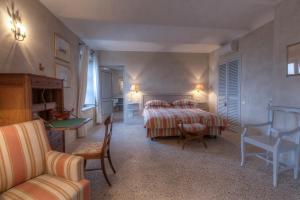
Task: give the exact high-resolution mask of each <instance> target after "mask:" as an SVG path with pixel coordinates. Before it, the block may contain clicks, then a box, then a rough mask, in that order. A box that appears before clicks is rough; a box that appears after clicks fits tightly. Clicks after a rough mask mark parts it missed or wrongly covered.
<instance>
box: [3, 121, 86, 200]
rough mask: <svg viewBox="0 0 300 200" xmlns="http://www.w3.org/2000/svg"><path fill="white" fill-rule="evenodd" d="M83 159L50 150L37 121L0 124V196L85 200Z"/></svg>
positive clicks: (9, 198)
mask: <svg viewBox="0 0 300 200" xmlns="http://www.w3.org/2000/svg"><path fill="white" fill-rule="evenodd" d="M83 162H84V160H83V158H81V157H78V156H73V155H69V154H65V153H60V152H56V151H51V149H50V146H49V142H48V139H47V136H46V130H45V127H44V123H43V122H42V121H40V120H37V121H30V122H25V123H20V124H15V125H10V126H4V127H0V199H1V200H14V199H18V200H22V199H24V200H25V199H26V200H27V199H30V200H43V199H51V200H64V199H66V200H70V199H79V200H89V199H90V183H89V181H88V180H86V179H84V171H83Z"/></svg>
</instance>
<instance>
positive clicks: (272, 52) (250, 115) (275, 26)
mask: <svg viewBox="0 0 300 200" xmlns="http://www.w3.org/2000/svg"><path fill="white" fill-rule="evenodd" d="M299 7H300V1H299V0H285V1H282V3H281V4H280V5H279V6H278V7H277V8H276V14H275V19H274V22H271V23H268V24H266V25H264V26H263V27H261V28H259V29H258V30H255V31H253V32H252V33H250V34H248V35H247V36H245V37H242V38H241V39H240V40H239V42H240V51H239V53H238V55H240V56H241V57H242V77H241V79H242V81H241V88H242V94H241V95H242V97H241V98H242V102H243V101H244V103H245V104H243V103H242V105H241V107H242V113H241V114H242V122H243V123H255V122H259V121H260V122H262V121H263V120H264V119H266V116H267V112H266V105H267V102H268V101H269V100H272V101H273V105H286V106H295V107H300V95H299V94H298V93H299V91H300V89H299V85H300V76H294V77H287V76H286V73H287V69H286V65H287V45H289V44H293V43H297V42H300V35H299V32H300V27H299V19H300V13H299V12H298V8H299ZM230 56H232V55H229V56H222V57H219V56H218V53H217V51H216V52H213V53H211V54H210V59H209V60H210V88H211V91H210V95H209V103H210V109H211V110H212V111H216V99H217V64H218V63H219V62H221V61H222V59H225V58H226V57H230ZM278 122H279V123H277V126H279V127H281V128H288V126H294V125H295V123H294V121H293V123H291V120H289V118H287V117H286V116H282V117H281V120H279V121H278ZM290 128H291V127H290Z"/></svg>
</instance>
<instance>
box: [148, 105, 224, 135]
mask: <svg viewBox="0 0 300 200" xmlns="http://www.w3.org/2000/svg"><path fill="white" fill-rule="evenodd" d="M143 115H144V126H145V128H147V136H148V137H151V138H153V137H157V136H174V135H178V134H177V132H176V131H174V130H172V129H174V128H176V127H177V123H178V120H181V121H182V122H183V123H184V124H192V123H201V124H204V125H205V126H207V127H208V128H209V129H210V130H217V129H218V128H222V129H224V128H225V127H226V126H227V120H225V119H222V118H221V117H218V116H217V115H215V114H213V113H209V112H206V111H203V110H201V109H195V108H194V109H178V108H158V109H152V108H150V109H144V113H143ZM152 129H153V130H152ZM170 129H171V130H170ZM164 132H165V134H164ZM214 133H217V132H216V131H214ZM158 134H159V135H158Z"/></svg>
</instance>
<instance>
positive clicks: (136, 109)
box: [127, 103, 140, 118]
mask: <svg viewBox="0 0 300 200" xmlns="http://www.w3.org/2000/svg"><path fill="white" fill-rule="evenodd" d="M127 114H128V118H134V117H135V116H139V114H140V104H139V103H128V104H127Z"/></svg>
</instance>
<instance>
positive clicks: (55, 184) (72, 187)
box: [0, 174, 90, 200]
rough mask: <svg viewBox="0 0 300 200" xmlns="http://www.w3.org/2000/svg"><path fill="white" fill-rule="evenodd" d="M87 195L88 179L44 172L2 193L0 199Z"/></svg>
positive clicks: (76, 199) (68, 199) (82, 199)
mask: <svg viewBox="0 0 300 200" xmlns="http://www.w3.org/2000/svg"><path fill="white" fill-rule="evenodd" d="M89 195H90V186H89V181H87V180H85V179H82V180H81V181H79V182H74V181H69V180H66V179H63V178H59V177H55V176H51V175H47V174H45V175H41V176H38V177H36V178H34V179H31V180H29V181H27V182H25V183H23V184H20V185H18V186H16V187H14V188H12V189H10V190H8V191H6V192H4V193H2V194H1V195H0V199H1V200H13V199H19V200H23V199H24V200H27V199H31V200H41V199H43V200H88V199H89V198H90V197H89Z"/></svg>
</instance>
